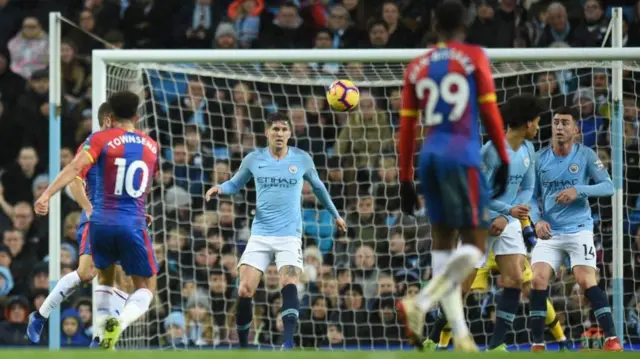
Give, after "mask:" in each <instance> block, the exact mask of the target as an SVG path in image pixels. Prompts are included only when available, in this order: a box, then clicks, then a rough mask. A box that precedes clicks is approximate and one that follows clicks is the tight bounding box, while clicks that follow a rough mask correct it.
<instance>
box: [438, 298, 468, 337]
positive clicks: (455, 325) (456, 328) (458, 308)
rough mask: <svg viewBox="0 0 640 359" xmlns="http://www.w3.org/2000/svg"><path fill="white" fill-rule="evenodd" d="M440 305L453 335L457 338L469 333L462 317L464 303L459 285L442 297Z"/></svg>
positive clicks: (465, 321)
mask: <svg viewBox="0 0 640 359" xmlns="http://www.w3.org/2000/svg"><path fill="white" fill-rule="evenodd" d="M440 307H441V308H442V310H443V311H444V314H445V315H446V316H447V320H448V321H449V323H451V330H452V331H453V335H454V337H457V338H459V337H464V336H467V335H469V327H467V320H466V319H465V317H464V303H463V301H462V288H461V287H460V286H457V287H456V289H454V290H453V291H451V292H450V293H449V294H447V295H445V296H444V297H442V300H441V301H440Z"/></svg>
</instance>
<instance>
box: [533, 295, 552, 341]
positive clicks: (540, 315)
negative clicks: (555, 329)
mask: <svg viewBox="0 0 640 359" xmlns="http://www.w3.org/2000/svg"><path fill="white" fill-rule="evenodd" d="M547 295H548V288H547V289H542V290H540V289H531V295H530V299H529V302H530V303H529V305H530V307H531V309H530V311H529V327H530V328H529V329H530V330H531V337H532V339H533V344H544V322H545V318H546V316H547Z"/></svg>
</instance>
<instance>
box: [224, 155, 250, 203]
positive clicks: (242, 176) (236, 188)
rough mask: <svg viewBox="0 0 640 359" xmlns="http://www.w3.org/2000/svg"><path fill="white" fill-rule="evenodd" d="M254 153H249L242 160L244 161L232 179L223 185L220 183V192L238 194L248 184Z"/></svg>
mask: <svg viewBox="0 0 640 359" xmlns="http://www.w3.org/2000/svg"><path fill="white" fill-rule="evenodd" d="M252 154H253V153H250V154H248V155H247V156H246V157H245V158H244V159H243V160H242V163H241V164H240V168H239V169H238V172H236V174H234V175H233V177H231V179H230V180H228V181H226V182H225V183H223V184H221V185H218V188H220V194H226V195H233V194H236V193H238V192H240V190H241V189H242V188H243V187H244V186H245V185H246V184H247V182H249V180H250V179H251V176H252V174H251V170H250V168H251V162H252V158H253V156H252Z"/></svg>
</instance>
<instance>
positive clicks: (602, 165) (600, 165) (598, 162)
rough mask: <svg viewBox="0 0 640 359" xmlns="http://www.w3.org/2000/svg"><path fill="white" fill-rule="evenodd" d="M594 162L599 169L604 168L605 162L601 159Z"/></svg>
mask: <svg viewBox="0 0 640 359" xmlns="http://www.w3.org/2000/svg"><path fill="white" fill-rule="evenodd" d="M594 164H595V165H596V168H597V169H599V170H601V169H603V168H604V164H603V163H602V161H600V160H597V161H596V162H595V163H594Z"/></svg>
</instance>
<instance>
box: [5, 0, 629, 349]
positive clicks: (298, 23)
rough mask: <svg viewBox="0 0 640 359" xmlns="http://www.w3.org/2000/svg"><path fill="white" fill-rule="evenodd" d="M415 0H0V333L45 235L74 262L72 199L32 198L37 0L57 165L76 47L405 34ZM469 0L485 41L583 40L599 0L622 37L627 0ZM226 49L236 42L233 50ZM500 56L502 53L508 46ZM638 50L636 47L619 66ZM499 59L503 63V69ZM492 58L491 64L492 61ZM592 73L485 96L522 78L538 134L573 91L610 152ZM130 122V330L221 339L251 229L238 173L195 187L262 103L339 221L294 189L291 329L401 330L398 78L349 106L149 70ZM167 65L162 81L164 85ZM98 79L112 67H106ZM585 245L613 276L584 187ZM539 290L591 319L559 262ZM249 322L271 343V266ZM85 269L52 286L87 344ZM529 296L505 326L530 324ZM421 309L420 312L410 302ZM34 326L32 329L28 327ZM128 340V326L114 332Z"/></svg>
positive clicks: (300, 45) (404, 245)
mask: <svg viewBox="0 0 640 359" xmlns="http://www.w3.org/2000/svg"><path fill="white" fill-rule="evenodd" d="M437 3H438V1H436V0H433V1H424V0H366V1H364V0H342V1H340V0H297V1H284V0H233V1H232V0H189V1H180V0H162V1H160V0H56V1H53V0H51V1H49V0H30V1H26V0H25V1H17V0H0V146H1V148H2V150H1V151H0V174H1V176H0V236H1V239H2V241H1V242H0V308H2V309H3V310H0V345H26V344H27V342H26V339H25V337H24V333H25V328H26V323H27V315H28V314H29V313H30V312H31V311H33V310H34V309H35V308H38V307H39V305H40V304H41V303H42V301H43V299H44V297H45V296H46V295H47V293H48V288H49V277H48V264H47V261H48V241H49V239H50V238H52V239H54V238H55V239H57V238H60V240H61V241H62V244H61V263H62V268H61V269H62V274H65V273H68V272H70V271H73V270H74V269H75V266H76V265H77V254H78V242H77V240H76V229H77V225H78V220H79V207H78V205H77V204H76V203H75V201H74V200H73V198H72V196H71V195H70V194H69V193H68V192H67V193H64V194H63V195H62V213H61V218H62V219H63V223H62V233H60V234H59V236H58V234H52V235H51V234H50V233H48V218H46V217H36V216H35V215H34V212H33V207H32V203H33V201H34V198H37V197H38V196H39V195H40V194H41V193H42V192H43V191H44V189H45V188H46V187H47V185H48V183H49V181H50V178H48V176H47V174H46V173H47V168H48V167H47V166H48V163H47V160H48V155H49V146H48V119H49V111H50V106H49V103H48V101H49V98H48V94H49V80H48V71H49V70H48V50H49V43H48V41H49V39H48V36H47V21H48V17H47V14H48V12H49V11H60V12H61V13H62V14H63V16H65V17H66V18H68V19H70V20H71V21H73V22H75V23H77V27H76V28H74V27H71V26H65V27H64V31H63V38H64V39H63V41H62V45H61V63H62V65H61V71H62V90H63V93H64V96H63V103H62V108H61V109H60V113H61V115H62V144H63V147H62V149H61V166H64V165H66V164H68V163H69V162H70V161H71V159H72V158H73V155H74V153H75V150H76V148H77V147H78V146H79V145H80V144H81V143H82V141H83V140H84V139H85V138H86V136H87V135H88V134H89V133H90V132H91V124H92V118H93V117H94V116H95V114H93V113H92V111H91V76H90V68H91V67H90V63H91V51H92V50H94V49H101V48H104V47H105V45H104V44H103V43H102V42H100V41H97V40H96V39H95V38H92V37H90V36H88V35H87V34H86V33H92V34H95V35H97V36H98V37H99V38H102V39H104V41H106V43H108V44H109V45H106V46H107V47H109V48H115V49H118V48H137V49H153V48H181V49H196V48H197V49H212V48H215V49H229V50H230V51H234V50H232V49H247V48H257V49H272V48H288V49H311V48H326V49H334V48H413V47H420V48H422V47H425V46H428V45H430V44H433V42H434V41H435V39H434V38H433V32H432V31H431V30H432V24H431V12H432V10H433V8H434V7H435V4H437ZM467 3H469V5H470V9H471V11H470V17H469V27H470V30H469V35H468V38H467V41H468V42H471V43H475V44H479V45H482V46H485V47H490V48H521V47H540V48H543V47H599V46H600V45H601V44H602V43H603V41H604V39H605V37H604V36H605V33H606V30H607V26H608V16H609V14H610V8H611V7H612V6H618V5H623V6H626V7H625V25H624V33H625V38H624V44H625V46H629V47H631V46H640V1H639V2H637V3H635V2H634V1H599V0H561V1H557V2H552V1H546V0H538V1H536V0H501V1H499V0H477V1H467ZM235 51H239V50H235ZM510 65H512V66H513V65H516V64H510ZM634 66H635V68H637V64H635V65H633V64H632V66H631V67H630V68H634ZM263 70H272V71H279V72H280V73H284V71H286V72H287V73H290V74H292V76H296V77H311V78H313V77H320V76H328V77H342V78H350V79H352V80H353V81H354V82H356V84H357V83H358V81H362V80H365V79H366V77H367V76H369V75H370V74H372V73H375V72H376V68H375V67H372V65H371V66H370V65H367V64H362V63H349V64H339V63H310V64H293V65H291V66H289V65H282V64H266V65H265V68H264V69H263ZM503 70H504V71H502V73H508V71H507V70H505V69H503ZM496 71H498V72H500V66H499V65H497V67H496ZM638 80H640V73H637V72H634V71H627V72H626V73H625V79H624V91H625V94H624V121H625V122H624V136H625V138H624V145H625V157H624V161H625V179H626V180H625V189H624V191H625V211H624V214H625V236H624V243H623V247H624V252H625V260H624V277H625V280H624V286H625V293H624V303H625V305H626V313H625V314H626V323H625V326H626V328H625V330H626V333H625V337H626V339H627V340H630V341H632V342H636V343H640V227H639V226H638V224H640V196H639V194H640V167H639V163H640V148H639V146H640V145H639V141H638V140H639V136H638V125H639V123H638V106H639V105H638V98H637V93H638V90H639V89H640V88H639V87H638V86H637V85H638V83H639V82H638ZM610 83H611V79H610V75H609V73H608V70H607V69H606V68H576V69H566V68H563V69H559V70H558V69H555V70H553V71H544V72H536V73H530V74H527V75H511V76H506V75H505V76H502V77H500V78H497V79H496V87H497V88H498V90H499V98H500V101H503V100H504V99H505V98H507V97H508V96H509V95H511V94H515V93H519V92H532V93H535V94H536V95H538V96H539V97H540V98H541V99H542V100H543V101H545V102H546V103H548V108H549V111H548V112H546V113H545V114H544V115H543V116H542V120H541V130H540V132H539V135H538V140H537V141H536V147H538V148H539V147H541V146H544V145H546V144H547V143H548V141H549V139H550V131H551V129H550V121H551V116H552V114H553V109H554V108H558V107H560V106H564V105H569V106H575V107H577V108H579V110H580V115H581V118H580V128H581V133H580V135H579V136H580V139H581V141H582V143H584V144H585V145H587V146H591V147H594V148H596V149H597V152H598V154H599V156H600V158H601V159H602V161H603V162H604V163H605V165H606V166H607V168H609V169H610V168H611V155H610V147H609V144H610V138H609V137H610V136H609V134H610V130H609V124H610V116H611V112H612V111H611V96H610V93H609V84H610ZM144 84H145V85H146V86H145V96H146V101H145V109H144V114H145V116H144V118H145V121H144V126H145V128H146V129H147V130H148V131H149V132H150V134H152V136H153V137H154V138H156V139H157V140H158V142H159V144H160V145H161V147H162V148H163V151H162V153H163V159H162V162H161V171H160V172H159V173H158V175H157V176H156V178H155V184H156V185H155V186H154V188H153V191H152V193H151V194H150V201H149V203H150V206H149V213H150V214H151V215H152V216H153V218H154V221H153V224H152V229H151V232H152V233H153V235H154V244H153V250H154V252H155V255H156V258H157V261H158V263H159V272H158V275H159V277H158V280H159V283H158V293H157V296H156V303H155V304H154V305H153V310H152V311H151V312H150V313H149V314H148V315H147V317H146V319H145V320H144V321H143V323H142V324H139V325H137V326H136V327H135V328H134V330H135V333H132V334H131V335H127V336H126V337H128V338H133V337H135V338H136V339H131V340H136V341H137V342H136V343H143V345H147V346H163V347H164V346H178V347H180V346H191V345H199V346H202V345H204V346H210V345H218V344H221V345H222V344H227V343H235V342H236V340H237V338H236V337H235V332H234V330H233V327H234V326H233V323H234V320H233V315H234V314H233V313H234V312H233V306H232V304H233V302H234V290H235V283H236V280H237V269H236V265H237V263H238V259H239V256H240V255H241V254H242V250H243V249H244V246H245V244H246V241H247V239H248V236H249V233H250V231H249V227H250V221H251V217H252V213H253V210H254V204H255V192H253V191H252V190H251V189H250V188H251V187H249V189H248V190H246V191H243V192H241V194H240V195H237V196H235V197H234V198H221V199H218V200H215V201H212V202H208V203H205V202H204V201H203V197H204V196H203V194H204V191H205V190H206V188H208V187H209V186H210V185H211V184H216V183H222V182H224V181H225V180H227V179H229V178H230V176H231V175H232V174H233V172H234V171H235V170H236V169H237V168H238V166H239V161H240V160H241V158H242V156H243V155H244V154H246V153H247V152H249V151H251V149H252V148H253V147H255V146H259V145H264V134H263V132H264V125H263V119H264V118H265V116H266V114H268V113H269V112H271V111H276V110H279V111H283V112H287V113H288V114H289V116H290V118H291V120H292V122H293V133H294V140H293V141H292V142H293V143H292V145H295V146H297V147H299V148H301V149H303V150H305V151H308V152H310V153H311V154H312V155H313V158H314V161H315V163H316V166H317V167H318V169H319V171H320V173H321V176H323V178H324V179H325V183H326V186H327V187H328V189H329V190H330V193H331V195H332V196H333V200H334V201H335V203H336V206H337V207H338V209H339V210H340V211H341V213H342V214H343V215H344V216H345V218H346V219H347V221H348V225H349V230H348V232H347V233H346V234H345V235H338V234H337V233H336V230H335V225H334V223H333V222H332V219H331V216H330V215H329V213H328V211H326V210H324V209H323V208H321V207H320V206H319V205H318V204H317V203H316V199H315V197H314V195H313V193H312V192H311V188H310V187H309V186H307V185H305V187H304V190H303V207H304V209H303V219H304V234H303V243H304V248H303V253H304V258H305V274H304V281H303V282H304V284H302V285H300V287H299V295H300V298H301V299H302V300H301V305H302V307H303V311H302V312H301V316H300V325H299V329H298V330H299V333H298V336H297V337H298V338H299V339H298V341H299V343H298V344H299V345H301V346H304V347H314V346H332V347H343V346H345V345H348V346H359V347H368V346H371V345H375V346H383V347H386V346H397V345H402V344H406V339H405V335H404V328H403V327H402V326H401V325H400V324H399V321H398V318H397V316H396V312H395V310H394V308H395V306H396V301H397V300H399V299H401V298H402V297H404V296H411V295H415V294H416V293H417V291H418V290H419V288H420V287H421V286H423V285H424V284H425V283H427V282H428V281H429V279H430V278H431V271H430V256H429V249H430V241H431V240H430V228H429V222H428V220H427V218H426V217H425V215H424V212H421V213H418V215H417V216H416V218H408V217H403V216H402V215H401V214H400V210H399V207H400V205H399V196H398V193H399V185H398V181H397V175H398V174H397V166H396V157H395V148H396V146H395V142H394V140H395V138H396V137H395V134H396V129H397V125H398V112H399V109H400V89H399V88H398V87H393V86H382V87H372V88H366V87H361V88H360V90H361V93H362V95H361V101H360V106H359V109H358V110H357V111H355V112H353V113H350V114H348V115H345V114H337V113H334V112H332V111H330V110H329V109H328V108H327V104H326V103H325V100H324V89H323V88H316V87H312V86H302V85H280V84H274V83H266V82H264V83H262V82H259V81H252V82H241V81H231V80H228V79H224V78H217V77H214V76H200V77H198V76H188V77H187V76H184V75H183V76H176V75H175V74H173V75H169V74H167V73H162V72H153V71H152V72H148V73H147V74H146V75H145V77H144ZM167 85H169V86H173V87H169V88H170V89H171V90H170V91H167V90H166V89H167V87H166V86H167ZM114 86H115V85H114ZM592 208H593V214H594V217H595V219H596V227H595V228H594V231H595V233H596V238H597V243H598V245H599V251H598V258H599V261H598V262H599V274H600V285H601V286H602V287H603V288H605V289H606V290H607V291H608V293H609V294H610V295H611V293H612V291H611V281H610V279H611V274H612V271H611V263H612V240H611V231H612V207H611V200H610V199H608V198H606V199H600V200H598V201H594V202H593V203H592ZM556 277H557V281H556V282H555V283H554V285H553V287H552V294H551V297H552V299H553V303H554V306H555V307H556V310H557V312H558V316H559V319H560V321H561V322H562V324H563V325H564V327H565V331H566V334H567V337H568V338H569V339H570V340H574V341H579V340H580V339H581V337H582V336H583V335H585V333H591V332H592V331H593V326H595V325H596V324H595V323H596V321H595V319H594V317H593V313H591V312H590V311H589V306H588V303H587V302H586V300H585V298H584V296H583V295H582V293H580V291H579V290H578V287H577V285H576V284H575V281H573V280H572V277H571V273H570V271H568V270H566V268H564V269H563V270H562V271H560V272H559V273H557V274H556ZM499 288H500V276H499V275H495V276H494V277H493V279H492V284H491V287H490V288H489V290H488V292H487V293H474V294H472V295H470V296H469V297H468V298H467V304H468V313H467V315H468V318H469V321H470V323H471V330H472V332H473V334H474V336H475V339H476V341H477V342H478V343H479V344H484V343H485V342H486V340H487V338H488V336H490V334H491V333H492V326H493V321H494V320H495V297H496V296H499V295H500V293H499ZM255 303H256V304H257V305H256V307H255V314H254V318H256V320H254V323H253V328H252V332H251V338H252V339H251V341H252V342H253V343H256V344H257V343H260V344H273V345H277V344H279V340H280V335H281V333H282V330H283V328H282V320H281V319H280V316H279V315H278V312H279V310H280V305H281V298H280V291H279V288H278V274H277V271H276V268H275V265H272V266H270V267H269V268H268V270H267V271H266V273H265V277H264V282H263V284H262V285H261V289H260V291H259V293H258V295H257V296H256V299H255ZM91 304H92V303H91V287H90V285H84V286H82V287H80V288H78V289H77V290H76V291H75V293H74V294H73V295H72V296H70V297H69V298H68V299H67V301H66V302H65V303H64V304H63V308H62V310H63V314H62V318H61V319H62V324H61V330H62V339H61V340H62V344H63V345H69V346H73V345H88V343H89V338H90V335H89V334H88V333H90V331H91V322H92V321H91V316H92V312H91ZM526 308H527V299H526V298H523V305H522V306H521V310H520V312H519V315H518V317H517V319H516V320H515V322H514V329H515V331H514V332H515V333H514V334H512V335H510V336H509V337H508V338H507V342H508V343H518V344H526V343H528V342H529V337H528V332H527V330H526V328H527V326H526V317H525V315H524V313H527V312H528V309H526ZM427 317H428V318H427V324H426V325H427V327H429V325H430V323H432V322H433V320H434V319H435V313H429V314H428V316H427ZM43 338H44V340H43V344H46V338H47V335H46V333H45V334H44V335H43ZM125 340H126V339H125Z"/></svg>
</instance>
